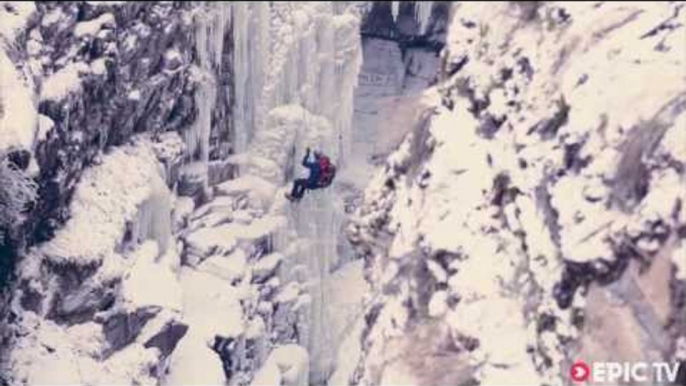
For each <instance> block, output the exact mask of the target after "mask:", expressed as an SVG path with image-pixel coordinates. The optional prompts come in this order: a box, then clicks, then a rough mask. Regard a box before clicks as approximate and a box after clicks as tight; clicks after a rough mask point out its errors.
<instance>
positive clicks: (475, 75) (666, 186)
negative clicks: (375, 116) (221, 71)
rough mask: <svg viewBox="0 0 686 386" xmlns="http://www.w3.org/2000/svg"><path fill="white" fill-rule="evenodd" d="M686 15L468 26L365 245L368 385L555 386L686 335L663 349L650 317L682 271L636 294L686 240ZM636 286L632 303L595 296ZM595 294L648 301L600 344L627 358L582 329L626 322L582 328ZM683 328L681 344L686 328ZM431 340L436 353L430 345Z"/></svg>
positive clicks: (364, 211)
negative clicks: (646, 271)
mask: <svg viewBox="0 0 686 386" xmlns="http://www.w3.org/2000/svg"><path fill="white" fill-rule="evenodd" d="M396 11H398V9H396ZM682 14H683V7H681V6H680V5H676V4H674V3H670V4H666V3H664V4H660V5H657V4H647V3H646V4H638V3H637V4H635V5H631V6H629V5H627V4H622V5H614V4H609V3H608V4H595V5H594V4H574V5H572V4H561V3H559V4H558V3H535V4H533V3H532V4H528V3H527V4H524V3H497V4H488V5H486V4H477V3H460V4H458V5H456V6H455V8H454V12H453V15H454V17H453V20H452V22H451V23H450V25H449V31H448V36H447V45H446V48H445V50H444V51H443V53H442V54H441V56H442V57H443V62H442V64H441V72H440V77H441V79H440V80H441V82H440V83H439V84H438V86H437V87H436V88H435V89H434V90H429V91H427V92H426V93H425V96H426V97H427V98H426V99H425V103H426V106H427V113H426V114H425V115H424V116H422V117H421V118H420V119H418V120H417V121H416V122H415V123H414V126H410V127H409V128H410V129H411V132H410V133H409V134H408V135H407V136H406V137H405V139H404V141H403V142H402V143H401V144H400V145H399V146H398V147H397V149H396V150H395V152H394V153H393V154H391V155H390V156H389V157H388V158H387V160H386V163H385V165H384V169H383V170H381V171H380V172H379V173H377V174H376V175H375V176H374V177H373V179H372V181H371V183H370V185H369V187H368V188H367V190H366V191H365V198H364V202H363V203H362V205H361V207H360V210H359V211H358V212H357V214H356V216H355V219H354V221H353V223H352V224H351V226H350V227H349V231H348V235H349V239H350V240H351V242H352V243H353V244H354V245H355V246H356V249H357V252H358V254H359V255H361V256H363V257H364V258H365V260H366V264H365V277H366V279H367V280H368V282H369V283H370V284H371V285H372V291H373V295H371V296H370V297H369V300H368V303H369V304H368V305H367V311H366V318H367V321H368V322H369V324H368V325H367V326H365V328H364V332H363V342H362V345H363V352H362V357H361V360H360V366H359V368H358V372H357V374H358V378H356V379H355V380H354V381H355V382H359V383H361V384H382V383H384V382H393V383H411V384H448V383H450V382H447V381H446V380H447V379H452V380H453V381H455V380H457V379H460V380H461V381H460V382H468V381H469V379H470V378H474V381H476V382H480V383H482V384H503V383H511V382H512V380H515V379H516V380H517V381H518V382H523V383H531V384H557V383H563V382H564V381H565V379H566V376H567V373H568V366H569V363H571V361H572V360H574V359H578V356H577V355H582V357H583V358H584V359H587V358H590V357H593V355H601V353H603V352H609V351H603V350H611V349H609V348H608V347H606V346H603V345H609V344H611V343H609V342H610V341H611V340H612V339H615V341H618V340H622V339H624V340H628V339H629V338H628V337H631V338H630V339H631V341H632V342H634V339H636V342H638V343H637V344H639V345H640V347H641V349H640V350H638V351H629V350H628V349H627V351H626V352H623V354H622V355H624V354H626V355H627V357H629V356H630V357H631V358H632V360H636V361H639V360H647V359H646V357H645V356H644V354H641V353H640V352H647V351H649V350H651V349H653V348H654V347H664V345H663V342H665V341H668V340H669V338H668V337H669V336H672V337H673V338H674V339H676V337H675V336H673V331H676V330H678V329H679V328H682V327H678V328H676V329H674V328H672V329H665V327H664V324H661V323H660V322H659V320H660V319H659V318H658V317H657V316H656V315H660V313H659V312H658V310H659V309H661V308H656V310H653V307H654V305H660V304H663V303H664V302H665V301H667V299H666V298H669V296H670V295H669V294H667V291H663V290H662V289H661V288H662V286H661V285H660V284H657V283H658V282H659V283H663V284H664V283H670V282H671V283H672V287H673V288H681V287H680V285H679V284H677V280H675V279H676V278H677V276H676V275H674V272H677V275H680V273H678V272H681V271H680V268H679V269H677V270H674V269H671V270H670V269H658V268H655V270H653V271H651V272H659V273H652V274H653V275H656V276H660V279H659V280H656V281H653V283H654V284H653V285H652V286H646V285H645V284H636V286H638V288H639V291H641V293H644V294H645V295H644V296H645V298H642V299H644V300H640V301H639V300H636V299H638V298H637V296H638V295H636V294H635V292H632V291H635V290H634V289H631V288H634V287H631V285H632V284H631V283H634V282H637V281H638V280H639V279H634V278H633V273H631V274H630V273H626V272H634V271H633V270H634V268H635V267H634V266H635V265H639V264H645V265H650V264H651V263H652V264H656V265H659V266H662V264H663V259H662V257H660V256H661V254H664V253H668V254H670V256H677V255H678V251H674V248H673V245H674V244H671V243H670V241H669V240H671V237H677V238H678V237H681V238H683V232H681V231H679V229H683V227H684V225H685V223H684V217H683V215H682V214H683V209H681V203H682V202H684V198H683V194H684V189H683V186H684V178H686V177H685V176H684V167H683V162H682V161H679V160H680V159H681V155H680V154H681V153H682V152H681V150H682V149H683V147H682V146H681V145H679V146H676V144H677V142H679V141H678V140H676V136H677V134H676V133H677V131H679V132H680V133H681V134H679V135H678V136H679V138H680V139H681V142H682V143H683V142H684V139H685V137H684V135H683V134H684V131H683V130H679V129H677V127H679V124H680V123H682V121H683V117H684V116H685V115H686V99H685V98H686V96H685V95H684V93H683V84H684V83H683V79H684V75H685V73H684V49H685V46H684V45H683V44H681V43H680V42H681V41H683V38H684V28H683V26H681V25H679V26H677V24H674V20H675V19H676V18H679V17H680V15H682ZM638 78H641V79H644V80H645V81H644V82H638V83H636V82H634V80H635V79H638ZM432 94H433V95H432ZM646 95H649V97H646ZM432 99H433V101H432ZM679 234H681V235H680V236H679ZM676 260H679V261H681V260H680V257H676V258H674V259H673V261H676ZM676 265H677V266H679V267H680V266H681V264H680V263H679V262H677V263H676ZM627 267H632V268H630V269H627ZM678 277H680V276H678ZM620 278H622V281H621V283H625V282H626V283H629V284H624V285H620V284H617V287H611V288H608V289H603V288H602V287H599V286H598V285H597V283H602V284H607V283H612V282H615V281H617V280H618V279H620ZM639 278H640V276H639ZM638 283H642V282H640V281H638ZM589 288H590V291H593V293H594V294H596V293H601V294H603V293H605V292H608V293H609V294H608V296H619V297H620V298H626V299H634V300H628V304H627V305H626V306H625V308H624V309H622V310H619V311H616V312H621V315H626V318H627V321H626V323H625V324H622V325H621V326H618V327H617V328H616V329H612V328H609V327H605V328H606V329H608V330H612V331H605V330H603V331H604V334H606V335H607V336H612V337H613V338H612V339H610V338H607V339H604V340H602V341H599V342H594V339H593V337H594V336H593V335H589V334H592V333H591V332H590V331H591V330H592V329H590V328H589V329H584V328H583V327H584V323H583V316H584V315H588V316H589V317H592V318H593V319H592V320H594V321H597V323H606V324H607V326H609V325H612V324H613V322H612V320H613V319H612V315H616V314H613V313H611V312H607V313H605V312H603V310H604V308H603V307H604V306H603V305H602V304H604V303H603V302H600V301H596V300H594V301H593V304H594V305H595V306H597V307H599V308H601V309H600V310H596V309H592V308H591V309H588V308H586V309H585V307H595V306H589V305H587V304H586V302H585V300H584V298H585V296H586V294H587V291H589ZM632 294H633V295H632ZM595 296H596V295H594V299H596V298H595ZM597 296H604V295H597ZM677 296H681V295H677ZM655 307H657V306H655ZM660 307H662V306H660ZM668 308H669V307H668ZM613 312H614V311H613ZM667 313H669V314H670V315H672V317H674V318H675V320H678V322H677V325H678V326H683V317H681V316H679V315H681V314H683V309H679V307H672V308H671V309H669V311H667ZM426 331H434V332H435V333H434V334H433V335H431V334H430V335H431V336H432V337H433V339H425V340H421V339H420V338H418V336H423V335H422V334H424V333H425V332H426ZM622 334H624V335H622ZM639 334H647V336H648V337H649V338H647V339H645V340H641V341H640V342H639V339H638V338H634V337H635V336H636V335H639ZM670 334H671V335H670ZM642 336H643V335H642ZM589 337H590V338H589ZM574 344H579V345H580V346H581V347H582V348H581V349H580V350H581V351H575V350H576V349H575V348H574V347H575V346H574ZM424 347H425V348H426V350H427V351H428V352H430V353H432V352H435V353H440V354H436V357H434V356H432V355H433V354H427V358H432V359H431V360H429V359H427V360H426V362H425V363H431V364H436V363H440V359H439V358H437V356H438V355H441V356H444V357H449V358H454V360H453V361H452V362H451V363H452V364H451V370H449V371H445V368H441V369H442V370H440V371H443V373H440V374H439V370H438V368H439V366H433V365H426V366H424V365H422V364H419V363H418V361H417V359H416V358H417V352H421V350H423V349H424ZM577 348H578V346H577ZM579 353H581V354H579ZM583 355H586V356H583ZM665 359H666V358H665ZM437 377H440V378H437ZM437 379H440V380H441V382H439V381H437ZM458 383H459V382H458Z"/></svg>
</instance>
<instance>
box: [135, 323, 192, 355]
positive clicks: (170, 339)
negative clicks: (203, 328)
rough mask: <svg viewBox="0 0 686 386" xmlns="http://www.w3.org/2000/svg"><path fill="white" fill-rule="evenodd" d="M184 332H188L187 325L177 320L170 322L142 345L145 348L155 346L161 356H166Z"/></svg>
mask: <svg viewBox="0 0 686 386" xmlns="http://www.w3.org/2000/svg"><path fill="white" fill-rule="evenodd" d="M186 332H188V326H187V325H185V324H183V323H179V322H171V323H170V324H168V325H167V326H166V327H165V328H164V330H162V331H160V332H159V333H157V334H156V335H155V336H153V337H152V338H150V339H148V341H147V342H145V344H144V346H145V348H150V347H157V349H159V350H160V352H161V353H162V357H163V358H166V357H168V356H169V354H171V353H172V351H174V349H175V348H176V345H177V344H178V343H179V341H180V340H181V338H183V336H184V335H186Z"/></svg>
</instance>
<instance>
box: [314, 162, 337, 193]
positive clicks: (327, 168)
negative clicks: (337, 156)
mask: <svg viewBox="0 0 686 386" xmlns="http://www.w3.org/2000/svg"><path fill="white" fill-rule="evenodd" d="M335 175H336V166H334V164H332V163H331V160H330V159H329V157H327V156H325V155H322V156H321V157H319V181H318V185H319V187H320V188H326V187H327V186H329V185H331V182H333V178H334V176H335Z"/></svg>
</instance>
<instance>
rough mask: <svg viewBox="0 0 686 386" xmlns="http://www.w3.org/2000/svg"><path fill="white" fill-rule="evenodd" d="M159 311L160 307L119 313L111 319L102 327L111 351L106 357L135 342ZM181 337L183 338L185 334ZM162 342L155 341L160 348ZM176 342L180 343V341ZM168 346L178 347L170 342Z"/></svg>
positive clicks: (159, 340) (161, 333) (107, 352)
mask: <svg viewBox="0 0 686 386" xmlns="http://www.w3.org/2000/svg"><path fill="white" fill-rule="evenodd" d="M159 311H160V309H159V308H158V307H144V308H141V309H138V310H136V311H135V312H131V313H119V314H116V315H114V316H112V317H111V318H109V319H108V320H107V321H106V322H105V323H104V324H103V326H102V327H103V328H102V330H103V332H104V334H105V339H107V342H108V343H109V349H108V350H107V351H106V354H107V355H106V356H109V355H111V354H112V353H114V352H116V351H117V350H119V349H121V348H123V347H125V346H127V345H128V344H130V343H131V342H133V340H134V339H135V338H136V336H138V334H139V333H140V331H141V330H142V329H143V327H144V326H145V324H146V323H147V322H148V321H149V320H150V319H152V318H153V317H155V315H157V313H158V312H159ZM165 332H166V330H165V331H162V332H160V333H159V334H158V335H164V333H165ZM184 333H185V332H184ZM181 336H183V334H182V335H181ZM157 337H158V336H157V335H156V336H155V338H157ZM153 339H154V338H152V339H150V341H153ZM179 339H180V337H179ZM161 340H162V338H158V339H157V340H155V342H158V344H159V345H160V347H161V346H162V345H163V343H162V341H161ZM150 341H148V342H146V346H145V347H149V346H148V344H150ZM176 341H178V339H177V340H176ZM152 345H153V344H150V346H152ZM168 346H171V347H172V349H173V347H174V346H176V342H173V343H172V342H169V344H168ZM165 347H166V346H165ZM170 352H171V350H170Z"/></svg>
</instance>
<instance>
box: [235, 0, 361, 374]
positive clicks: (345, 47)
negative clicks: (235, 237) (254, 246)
mask: <svg viewBox="0 0 686 386" xmlns="http://www.w3.org/2000/svg"><path fill="white" fill-rule="evenodd" d="M358 9H359V7H357V6H355V5H347V4H346V5H335V4H334V3H333V2H320V3H300V2H289V3H259V4H253V3H238V4H236V5H235V9H234V13H233V28H234V35H233V36H234V47H235V52H234V68H235V73H236V75H235V78H236V90H235V91H236V101H237V102H236V106H235V124H236V130H237V131H236V141H237V148H238V149H244V150H245V154H243V155H242V156H239V157H237V161H238V162H239V163H240V164H241V165H245V167H242V168H241V174H243V173H248V174H255V175H258V176H260V177H262V178H265V179H267V180H269V181H272V182H274V183H275V184H277V185H283V184H284V183H287V182H290V181H291V180H292V178H293V177H295V174H297V173H300V172H302V170H301V169H302V168H301V167H300V165H299V164H300V161H301V158H302V156H303V155H304V151H305V148H306V147H311V148H313V149H315V148H316V149H319V150H322V151H324V152H326V153H327V154H328V155H330V156H331V158H332V159H333V160H334V162H335V163H336V164H337V165H338V166H339V167H344V166H345V164H346V158H347V156H348V155H349V154H350V153H351V143H352V113H353V97H354V93H353V91H354V88H355V86H356V84H357V76H358V72H359V68H360V66H361V60H362V56H361V53H362V51H361V46H360V37H359V23H360V21H359V14H358ZM277 199H281V200H283V199H282V198H280V197H277ZM338 201H339V199H338V198H337V195H336V193H335V188H333V189H327V190H324V191H317V192H312V193H311V194H310V195H308V196H307V197H306V198H305V199H304V200H303V201H302V202H301V203H300V204H299V205H297V206H293V205H291V204H285V205H283V206H282V207H281V209H279V210H281V211H283V213H284V214H286V215H287V217H288V219H289V224H290V225H289V227H288V228H290V229H292V230H294V231H295V233H296V234H297V237H298V238H299V239H300V241H302V243H301V244H299V245H300V248H299V250H297V251H295V252H294V253H292V254H290V257H289V258H288V259H287V261H286V262H284V269H283V271H284V272H286V274H285V275H284V277H282V280H283V281H284V282H287V281H301V282H303V281H307V282H303V283H301V284H303V285H307V286H308V288H309V289H310V299H311V302H310V304H309V306H308V307H304V311H303V313H302V316H301V317H302V319H301V326H299V330H300V342H299V343H300V344H301V345H304V346H306V347H307V349H308V350H309V351H310V357H311V358H312V362H311V363H310V379H309V382H310V384H321V383H324V382H325V381H326V378H327V376H328V374H329V373H330V372H331V371H332V370H333V360H334V358H335V355H334V353H335V351H334V348H333V347H332V346H333V345H332V344H331V337H328V336H327V331H328V330H327V327H326V326H327V322H326V320H325V319H326V313H325V312H324V308H323V307H324V305H325V303H326V299H325V296H324V292H323V290H322V283H324V282H325V281H326V280H327V278H328V274H329V270H330V267H331V264H330V262H331V261H333V260H334V258H335V256H336V253H337V252H336V251H337V247H338V245H337V239H338V237H337V236H338V234H339V227H340V221H341V219H342V210H341V209H340V207H341V206H340V205H338V204H337V203H338ZM275 239H277V240H285V236H284V235H281V236H279V235H277V236H276V237H275ZM276 244H277V249H278V248H279V246H278V244H279V243H278V242H277V243H276ZM281 247H283V248H286V245H283V246H281ZM298 271H301V273H300V274H299V273H298Z"/></svg>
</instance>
